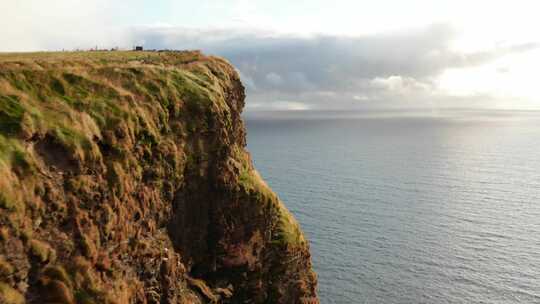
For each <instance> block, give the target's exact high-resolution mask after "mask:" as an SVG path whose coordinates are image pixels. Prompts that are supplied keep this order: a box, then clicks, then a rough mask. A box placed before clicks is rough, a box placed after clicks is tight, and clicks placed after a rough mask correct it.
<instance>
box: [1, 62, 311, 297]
mask: <svg viewBox="0 0 540 304" xmlns="http://www.w3.org/2000/svg"><path fill="white" fill-rule="evenodd" d="M243 106H244V88H243V86H242V84H241V82H240V80H239V77H238V74H237V73H236V71H235V70H234V69H233V68H232V67H231V66H230V65H229V64H228V63H227V62H225V61H224V60H222V59H219V58H214V57H206V56H204V55H202V54H200V53H198V52H169V53H157V52H154V53H145V52H109V53H99V52H97V53H50V54H28V55H2V56H0V176H1V179H0V303H25V302H26V303H119V304H120V303H318V300H317V297H316V284H317V283H316V281H317V280H316V275H315V274H314V272H313V271H312V269H311V258H310V254H309V247H308V243H307V241H306V240H305V238H304V236H303V234H302V232H301V231H300V229H299V227H298V224H297V223H296V221H295V220H294V218H293V217H292V215H291V214H290V213H289V212H288V211H287V209H286V208H285V207H284V206H283V204H282V202H281V201H280V200H279V199H278V198H277V196H276V195H275V194H274V193H273V192H272V191H271V189H269V188H268V186H267V185H266V184H265V183H264V181H262V179H261V178H260V176H259V175H258V174H257V172H256V171H255V169H254V168H253V165H252V162H251V159H250V157H249V154H248V153H247V152H246V150H245V145H246V136H245V129H244V125H243V123H242V120H241V118H240V113H241V111H242V108H243Z"/></svg>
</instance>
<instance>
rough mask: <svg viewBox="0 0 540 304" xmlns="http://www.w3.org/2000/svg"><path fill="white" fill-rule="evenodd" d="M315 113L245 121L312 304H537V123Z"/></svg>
mask: <svg viewBox="0 0 540 304" xmlns="http://www.w3.org/2000/svg"><path fill="white" fill-rule="evenodd" d="M334 114H335V113H334ZM325 116H326V114H323V113H318V114H311V115H304V114H294V115H292V116H291V115H284V114H279V113H273V114H272V115H270V116H266V115H258V116H247V117H246V118H247V126H248V149H249V150H250V152H251V153H252V156H253V159H254V162H255V165H256V167H257V168H258V170H259V171H260V172H261V174H262V175H263V177H264V178H265V179H266V180H267V181H268V183H269V184H270V186H271V187H272V188H273V189H274V190H275V191H276V192H277V193H278V194H279V195H280V197H281V198H282V199H283V200H284V201H285V203H286V204H287V206H288V207H289V209H290V210H291V211H292V212H293V213H294V214H295V215H296V217H297V218H298V220H299V221H300V222H301V224H302V227H303V229H304V231H305V232H306V234H307V235H308V238H309V239H310V241H311V249H312V253H313V262H314V266H315V270H316V271H317V272H318V274H319V284H320V286H319V294H320V298H321V301H322V303H540V114H539V113H536V112H463V113H443V114H441V113H438V114H433V115H432V114H430V115H426V116H422V115H404V116H403V115H395V113H382V114H381V113H378V114H375V115H371V114H359V115H347V117H340V116H342V115H330V117H325Z"/></svg>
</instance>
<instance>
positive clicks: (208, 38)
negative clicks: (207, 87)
mask: <svg viewBox="0 0 540 304" xmlns="http://www.w3.org/2000/svg"><path fill="white" fill-rule="evenodd" d="M536 2H537V1H520V0H514V1H497V0H491V1H483V0H475V1H470V0H469V1H462V0H454V1H441V0H429V1H426V0H408V1H403V0H399V1H398V0H394V1H390V0H378V1H359V0H355V1H353V0H333V1H328V0H326V1H325V0H310V1H303V0H297V1H290V0H288V1H286V0H273V1H261V0H259V1H258V0H251V1H247V0H227V1H225V0H213V1H202V0H199V1H178V0H177V1H173V0H152V1H150V0H115V1H113V0H93V1H89V0H86V1H83V0H48V1H42V0H17V1H7V0H1V1H0V39H1V40H0V41H2V42H0V51H38V50H48V51H54V50H62V49H65V50H73V49H87V48H92V47H95V46H98V47H100V48H111V47H117V46H118V47H121V48H126V49H130V48H132V47H133V46H134V45H144V47H145V48H151V49H153V48H156V49H161V48H167V49H201V50H203V51H204V52H206V53H208V54H213V55H219V56H223V57H225V58H227V59H228V60H229V61H231V62H232V63H233V64H234V65H235V66H236V67H237V69H238V70H239V73H240V75H241V78H242V80H243V83H244V85H245V86H246V90H247V105H246V108H247V110H248V111H257V110H310V109H311V110H356V109H371V108H376V109H383V108H384V109H386V108H391V109H400V108H404V109H426V110H433V109H442V108H489V109H540V91H539V90H537V84H536V74H537V71H539V70H540V36H539V35H537V31H538V28H540V18H538V17H537V12H538V8H540V4H537V3H536Z"/></svg>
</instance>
